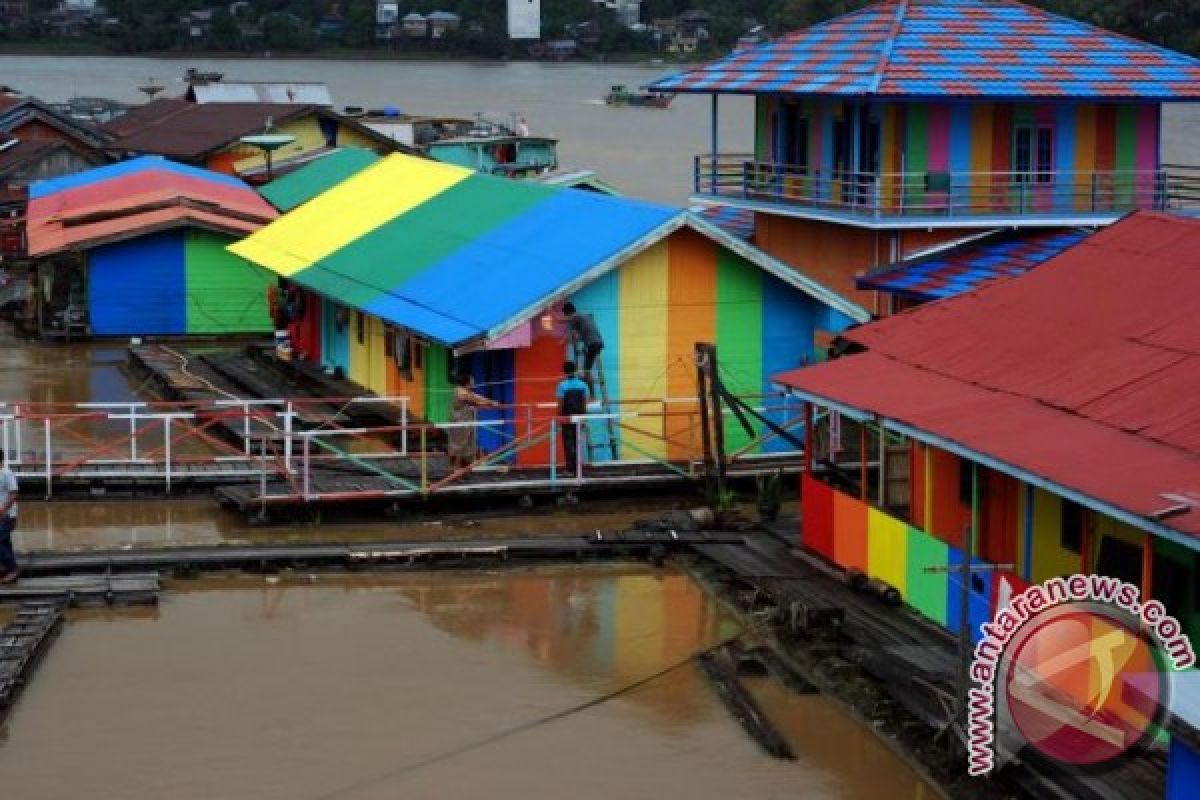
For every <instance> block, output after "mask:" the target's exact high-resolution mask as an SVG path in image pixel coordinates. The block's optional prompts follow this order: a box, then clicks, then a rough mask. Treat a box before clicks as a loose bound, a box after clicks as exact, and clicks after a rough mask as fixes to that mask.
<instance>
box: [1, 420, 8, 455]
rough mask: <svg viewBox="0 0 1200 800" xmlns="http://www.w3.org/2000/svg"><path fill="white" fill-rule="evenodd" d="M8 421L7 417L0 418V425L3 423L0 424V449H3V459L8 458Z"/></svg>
mask: <svg viewBox="0 0 1200 800" xmlns="http://www.w3.org/2000/svg"><path fill="white" fill-rule="evenodd" d="M8 420H9V418H8V417H2V418H0V423H3V424H0V435H2V437H3V438H2V440H0V447H3V448H4V450H3V453H4V457H5V458H8Z"/></svg>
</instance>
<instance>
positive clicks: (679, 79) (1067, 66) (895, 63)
mask: <svg viewBox="0 0 1200 800" xmlns="http://www.w3.org/2000/svg"><path fill="white" fill-rule="evenodd" d="M647 88H649V89H650V90H652V91H657V92H681V93H692V94H707V95H709V96H710V97H711V105H712V110H711V116H712V120H711V130H712V135H711V142H710V147H709V151H708V152H707V153H704V154H702V155H698V156H696V158H695V173H694V174H695V186H694V199H695V200H696V201H697V202H703V203H707V204H711V205H719V206H729V207H736V208H739V209H744V210H747V211H750V212H752V213H753V214H754V238H753V241H754V244H755V245H756V246H758V247H759V248H761V249H763V250H765V251H766V252H768V253H770V254H771V255H772V256H774V257H775V258H778V259H779V260H781V261H783V262H785V263H787V264H790V265H791V266H793V267H795V268H796V269H798V270H800V271H802V272H804V273H805V274H806V275H808V276H810V277H812V278H815V279H816V280H818V281H820V282H821V283H824V284H825V285H827V286H829V287H831V288H834V289H835V290H837V291H838V292H840V293H842V294H843V296H845V297H848V298H854V299H856V300H857V301H858V302H859V303H860V304H863V305H867V306H869V307H872V308H873V310H875V311H876V312H883V311H884V310H885V309H884V308H883V307H882V304H881V303H878V296H877V295H875V294H874V291H873V290H871V289H869V288H859V287H857V286H856V285H855V278H856V275H857V274H858V273H859V272H861V271H863V270H868V269H871V268H876V267H881V266H884V265H888V264H894V263H896V262H899V261H901V260H903V259H905V258H907V257H909V256H911V255H913V254H915V253H920V252H923V251H925V250H927V249H928V248H930V247H932V246H936V245H942V244H947V243H950V242H956V241H961V240H963V239H964V238H965V237H967V236H969V235H971V234H974V233H979V232H982V231H987V230H994V229H1001V228H1016V229H1020V230H1027V229H1045V228H1058V229H1062V228H1070V227H1076V226H1102V225H1107V224H1110V223H1112V222H1113V221H1115V220H1116V219H1118V218H1120V217H1121V216H1122V215H1124V214H1126V213H1128V212H1130V211H1133V210H1137V209H1159V210H1161V209H1167V208H1177V207H1181V206H1185V205H1187V206H1196V205H1198V204H1200V198H1197V197H1196V196H1195V194H1194V192H1189V191H1188V189H1187V187H1188V184H1189V181H1188V180H1187V178H1188V176H1189V174H1194V173H1193V172H1192V171H1191V170H1186V169H1177V168H1175V167H1172V168H1167V167H1166V166H1165V165H1164V163H1163V160H1162V157H1161V150H1160V142H1161V109H1162V105H1163V104H1164V103H1176V102H1187V101H1196V100H1200V61H1198V60H1196V59H1194V58H1190V57H1188V56H1184V55H1181V54H1179V53H1174V52H1171V51H1168V50H1165V49H1163V48H1160V47H1155V46H1153V45H1150V44H1146V43H1143V42H1139V41H1136V40H1134V39H1130V38H1127V37H1124V36H1119V35H1117V34H1114V33H1110V32H1107V31H1104V30H1102V29H1099V28H1096V27H1093V26H1090V25H1087V24H1084V23H1082V22H1077V21H1074V20H1070V19H1066V18H1063V17H1059V16H1055V15H1053V14H1049V13H1047V12H1045V11H1042V10H1040V9H1037V8H1033V7H1031V6H1027V5H1024V4H1021V3H1019V2H1015V0H887V1H886V2H881V3H877V4H875V5H872V6H869V7H867V8H864V9H862V10H859V11H856V12H853V13H850V14H846V15H844V16H841V17H837V18H836V19H833V20H830V21H828V22H825V23H822V24H820V25H816V26H814V27H812V28H809V29H806V30H802V31H798V32H795V33H791V34H788V35H785V36H782V37H780V38H778V39H776V40H774V41H772V42H769V43H767V44H763V45H760V46H757V47H752V48H749V49H745V50H740V51H738V52H736V53H733V54H731V55H729V56H726V57H725V58H722V59H719V60H717V61H714V62H712V63H709V64H705V65H703V66H700V67H697V68H694V69H691V70H688V71H686V72H683V73H680V74H677V75H674V76H671V77H668V78H664V79H662V80H659V81H657V82H654V83H652V84H651V85H650V86H649V87H647ZM737 95H749V96H752V97H753V98H754V112H753V113H754V121H753V125H754V142H753V154H752V155H751V156H744V155H733V154H728V153H725V152H723V151H722V149H721V144H722V143H721V142H720V141H719V139H718V134H719V131H720V129H721V126H720V125H719V113H720V107H719V99H720V97H721V96H737Z"/></svg>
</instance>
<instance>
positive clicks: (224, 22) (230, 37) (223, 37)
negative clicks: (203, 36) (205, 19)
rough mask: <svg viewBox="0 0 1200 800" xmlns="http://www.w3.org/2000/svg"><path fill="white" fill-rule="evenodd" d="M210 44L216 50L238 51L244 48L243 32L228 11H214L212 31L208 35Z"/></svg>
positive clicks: (222, 9) (220, 9) (221, 9)
mask: <svg viewBox="0 0 1200 800" xmlns="http://www.w3.org/2000/svg"><path fill="white" fill-rule="evenodd" d="M208 44H209V46H210V47H212V48H214V49H216V50H237V49H240V48H241V46H242V31H241V29H240V28H238V25H237V22H235V21H234V19H233V16H232V15H231V14H230V13H229V10H228V9H225V8H218V9H216V10H214V11H213V18H212V30H211V31H210V32H209V34H208Z"/></svg>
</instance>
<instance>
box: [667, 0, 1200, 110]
mask: <svg viewBox="0 0 1200 800" xmlns="http://www.w3.org/2000/svg"><path fill="white" fill-rule="evenodd" d="M648 88H649V89H651V90H654V91H662V92H700V93H721V92H729V93H746V94H772V93H783V94H798V95H834V96H847V95H850V96H854V95H865V96H883V97H909V98H922V97H979V98H997V99H999V98H1007V99H1013V98H1027V97H1038V98H1043V99H1046V98H1073V99H1080V100H1083V99H1110V100H1112V99H1142V100H1159V101H1181V100H1197V99H1200V61H1198V60H1197V59H1194V58H1191V57H1189V56H1185V55H1183V54H1180V53H1176V52H1173V51H1170V50H1166V49H1164V48H1161V47H1156V46H1154V45H1151V44H1148V43H1145V42H1140V41H1137V40H1135V39H1130V38H1128V37H1125V36H1121V35H1119V34H1116V33H1112V32H1110V31H1106V30H1104V29H1102V28H1097V27H1095V26H1092V25H1088V24H1086V23H1083V22H1078V21H1076V20H1071V19H1066V18H1064V17H1059V16H1055V15H1053V14H1049V13H1047V12H1045V11H1042V10H1041V9H1037V8H1033V7H1032V6H1027V5H1023V4H1021V3H1018V2H1015V0H887V2H882V3H879V4H877V5H873V6H869V7H867V8H864V9H862V10H861V11H856V12H853V13H851V14H846V15H845V16H842V17H837V18H836V19H832V20H830V21H828V22H824V23H822V24H820V25H816V26H814V27H812V28H808V29H806V30H803V31H798V32H795V33H790V34H787V35H786V36H783V37H781V38H779V39H777V40H775V41H773V42H769V43H767V44H764V45H761V46H759V47H754V48H750V49H748V50H743V51H740V52H738V53H735V54H733V55H730V56H727V57H725V58H722V59H719V60H717V61H713V62H711V63H709V64H705V65H703V66H700V67H697V68H695V69H692V70H688V71H686V72H683V73H680V74H678V75H673V76H670V77H667V78H663V79H662V80H659V81H657V82H655V83H652V84H650V86H649V87H648Z"/></svg>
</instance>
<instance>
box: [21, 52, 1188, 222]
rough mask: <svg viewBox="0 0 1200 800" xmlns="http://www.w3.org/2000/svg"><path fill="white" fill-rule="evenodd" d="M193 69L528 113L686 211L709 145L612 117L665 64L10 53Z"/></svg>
mask: <svg viewBox="0 0 1200 800" xmlns="http://www.w3.org/2000/svg"><path fill="white" fill-rule="evenodd" d="M188 66H194V67H197V68H198V69H203V70H215V71H218V72H223V73H225V75H226V77H227V78H228V79H230V80H234V79H239V80H251V81H321V82H324V83H326V84H328V85H329V88H330V90H331V91H332V92H333V97H334V101H335V102H336V103H337V105H338V107H342V106H347V105H358V106H366V107H376V108H378V107H381V106H385V105H394V106H397V107H399V108H400V109H402V110H404V111H407V112H410V113H421V114H453V115H470V114H473V113H475V112H477V111H481V112H490V113H491V114H495V115H502V116H503V115H507V114H508V113H510V112H520V113H523V114H524V115H525V116H526V119H527V120H528V121H529V123H530V128H531V130H532V131H533V132H534V133H538V134H543V135H548V136H556V137H558V138H559V139H560V140H561V143H560V145H559V157H560V161H561V162H562V163H563V165H564V166H569V167H577V168H589V169H595V170H597V171H598V172H600V174H601V175H602V176H603V177H604V178H606V179H607V180H609V181H610V182H612V183H613V184H614V185H615V186H616V187H617V188H618V189H620V190H621V191H623V192H625V193H627V194H630V195H633V196H635V197H642V198H645V199H647V200H657V201H660V202H666V203H675V204H679V203H684V202H685V201H686V199H687V196H688V191H689V189H690V187H691V176H692V156H693V155H695V154H696V153H701V152H706V151H707V150H708V148H709V127H710V123H709V119H710V116H709V99H708V97H706V96H690V95H680V96H679V97H677V98H676V99H675V102H674V103H673V104H672V105H671V107H670V108H669V109H668V110H666V111H658V110H649V109H636V108H633V109H631V108H623V109H617V108H609V107H607V106H605V105H604V102H603V100H602V98H603V96H604V94H605V92H606V91H608V88H609V87H610V86H612V85H615V84H625V85H627V86H640V85H643V84H645V83H647V82H649V81H652V80H654V79H655V78H658V77H660V76H662V75H666V74H669V73H670V72H672V71H675V70H678V69H681V68H680V67H678V66H676V65H665V64H584V63H578V64H576V63H569V64H549V63H537V62H509V63H498V62H450V61H436V62H428V61H375V60H371V61H351V60H325V59H264V58H257V59H237V60H230V59H189V60H186V61H184V60H180V59H157V58H132V57H128V58H113V57H96V56H75V57H63V56H0V74H3V75H4V82H5V83H7V84H9V85H11V86H15V87H17V88H19V89H22V90H23V91H25V92H28V93H30V94H35V95H38V96H40V97H42V98H44V99H46V100H66V99H67V98H69V97H71V96H72V95H91V96H101V97H110V98H112V99H115V100H123V101H126V102H140V101H141V100H143V99H144V97H143V96H142V95H141V94H140V93H139V92H138V90H137V87H138V86H139V85H142V84H144V83H145V82H146V81H147V80H148V79H150V78H153V79H155V80H157V81H159V82H162V83H164V84H165V85H166V86H167V93H168V94H172V93H173V94H179V93H181V92H182V91H183V89H184V84H183V82H182V78H181V76H182V74H183V70H184V69H185V68H186V67H188ZM720 108H721V114H720V120H721V128H720V132H719V141H720V148H721V150H722V151H725V152H746V151H747V150H748V149H749V148H750V146H751V142H752V127H751V126H752V123H753V112H752V101H751V100H750V99H749V98H746V97H722V98H721V100H720ZM1164 121H1165V124H1164V129H1163V160H1164V161H1166V162H1168V163H1183V164H1200V140H1198V138H1197V137H1196V136H1195V135H1194V131H1195V130H1196V129H1197V126H1198V125H1200V105H1192V106H1179V107H1168V108H1167V109H1166V111H1165V112H1164Z"/></svg>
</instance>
